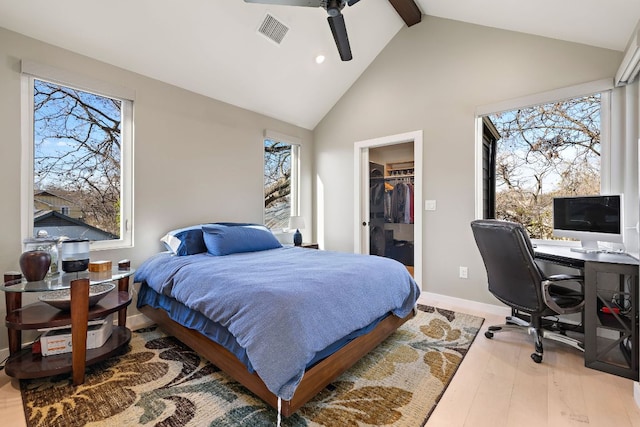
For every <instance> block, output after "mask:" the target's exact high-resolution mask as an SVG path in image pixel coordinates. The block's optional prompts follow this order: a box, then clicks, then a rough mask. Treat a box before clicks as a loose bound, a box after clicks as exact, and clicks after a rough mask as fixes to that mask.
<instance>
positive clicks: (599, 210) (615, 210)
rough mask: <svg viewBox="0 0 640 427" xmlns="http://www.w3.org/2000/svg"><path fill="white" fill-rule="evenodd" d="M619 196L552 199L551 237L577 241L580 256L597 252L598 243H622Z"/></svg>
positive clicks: (621, 211) (621, 215) (621, 217)
mask: <svg viewBox="0 0 640 427" xmlns="http://www.w3.org/2000/svg"><path fill="white" fill-rule="evenodd" d="M623 211H624V209H623V203H622V195H621V194H615V195H601V196H579V197H557V198H554V199H553V235H554V236H557V237H569V238H574V239H578V240H580V242H581V243H582V248H572V250H576V251H579V252H597V251H598V250H599V248H598V242H599V241H600V242H613V243H622V241H623V240H622V233H623V230H624V223H623Z"/></svg>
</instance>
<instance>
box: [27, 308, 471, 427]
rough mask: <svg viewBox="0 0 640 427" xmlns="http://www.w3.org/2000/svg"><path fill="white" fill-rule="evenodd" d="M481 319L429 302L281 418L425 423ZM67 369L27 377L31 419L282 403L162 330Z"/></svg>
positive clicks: (116, 418) (258, 413) (125, 417)
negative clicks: (80, 374)
mask: <svg viewBox="0 0 640 427" xmlns="http://www.w3.org/2000/svg"><path fill="white" fill-rule="evenodd" d="M482 323H483V319H482V318H479V317H475V316H471V315H466V314H460V313H454V312H452V311H448V310H441V309H437V308H433V307H429V306H418V314H417V316H416V317H415V318H413V319H411V320H409V321H408V322H407V323H405V324H404V325H403V326H401V327H400V329H398V331H396V332H395V333H394V334H393V335H391V336H390V337H389V338H388V339H387V340H386V341H384V342H383V343H382V344H380V346H378V347H377V348H376V349H374V350H373V351H371V352H370V353H369V354H368V355H367V356H365V357H364V358H363V359H362V360H360V361H359V362H358V363H357V364H356V365H354V366H353V367H352V368H351V369H350V370H348V371H347V372H345V373H344V374H343V375H342V376H340V377H339V378H338V379H337V380H336V381H334V382H333V383H332V384H330V385H329V386H328V387H327V388H325V389H324V390H323V391H322V392H321V393H320V394H318V395H317V396H316V397H315V398H314V399H313V400H311V401H310V402H308V403H307V404H306V405H305V406H303V407H302V408H301V409H300V410H298V412H297V413H295V414H294V415H292V416H291V417H288V418H284V419H283V420H282V425H283V426H327V427H328V426H341V427H342V426H382V425H394V426H407V427H416V426H422V425H424V424H425V423H426V421H427V419H428V418H429V415H430V414H431V412H432V411H433V409H434V408H435V406H436V404H437V403H438V401H439V399H440V397H441V396H442V394H443V393H444V390H445V389H446V387H447V385H448V384H449V382H450V381H451V379H452V378H453V375H454V374H455V372H456V370H457V368H458V366H459V365H460V363H461V362H462V359H463V358H464V356H465V354H466V353H467V351H468V349H469V346H470V345H471V343H472V342H473V340H474V338H475V336H476V335H477V333H478V330H479V329H480V327H481V326H482ZM132 335H133V337H132V340H131V344H130V347H131V348H130V350H129V351H128V352H127V353H125V354H123V355H121V356H119V357H114V358H112V359H110V360H108V361H106V362H102V363H100V364H96V365H93V366H91V367H89V368H88V369H87V375H86V380H85V383H84V384H82V385H80V386H77V387H74V386H73V385H71V379H70V376H68V375H65V376H58V377H51V378H45V379H38V380H23V381H21V389H22V398H23V402H24V408H25V416H26V420H27V425H28V426H30V427H33V426H64V427H70V426H85V425H88V426H96V427H98V426H99V427H103V426H133V425H142V426H216V427H217V426H223V427H224V426H247V427H249V426H251V427H254V426H273V425H275V424H276V419H277V412H276V411H275V410H274V409H272V408H271V407H269V406H267V405H266V404H265V403H263V402H262V401H261V400H260V399H258V398H256V397H255V396H254V395H253V394H251V392H249V391H247V390H246V389H245V388H244V387H242V386H241V385H239V384H238V383H236V382H234V381H233V380H232V379H231V378H230V377H228V376H227V375H225V374H224V373H223V372H221V371H220V370H219V369H218V368H216V367H215V366H213V365H212V364H210V363H209V362H207V361H206V360H204V359H203V358H201V357H200V356H199V355H198V354H197V353H195V352H193V351H192V350H191V349H189V348H188V347H186V346H184V345H183V344H181V343H180V342H178V341H177V340H176V339H174V338H172V337H169V336H166V335H165V334H164V333H163V332H162V331H161V330H160V329H156V328H149V329H145V330H140V331H137V332H134V333H133V334H132Z"/></svg>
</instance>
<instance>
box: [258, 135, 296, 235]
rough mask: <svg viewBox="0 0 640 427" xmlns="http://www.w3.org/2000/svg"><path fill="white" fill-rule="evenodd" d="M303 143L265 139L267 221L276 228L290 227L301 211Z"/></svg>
mask: <svg viewBox="0 0 640 427" xmlns="http://www.w3.org/2000/svg"><path fill="white" fill-rule="evenodd" d="M299 154H300V145H298V144H290V143H288V142H284V141H281V140H277V139H275V138H269V137H267V138H266V139H265V140H264V223H265V225H266V226H267V227H269V228H270V229H271V230H274V231H276V230H277V231H281V230H286V229H288V228H289V217H291V216H297V215H299V214H300V203H299V196H298V194H299V190H300V188H299V187H300V186H299V182H300V179H299V176H300V155H299Z"/></svg>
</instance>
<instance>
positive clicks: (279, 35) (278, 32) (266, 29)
mask: <svg viewBox="0 0 640 427" xmlns="http://www.w3.org/2000/svg"><path fill="white" fill-rule="evenodd" d="M287 31H289V27H287V26H286V25H284V24H283V23H282V22H280V21H278V20H277V19H276V18H274V17H273V16H272V15H270V14H268V13H267V15H266V16H265V17H264V21H262V24H261V25H260V28H258V32H259V33H260V34H262V35H263V36H265V37H266V38H268V39H269V40H271V41H272V42H275V43H276V44H278V45H279V44H280V43H282V39H284V36H285V35H287Z"/></svg>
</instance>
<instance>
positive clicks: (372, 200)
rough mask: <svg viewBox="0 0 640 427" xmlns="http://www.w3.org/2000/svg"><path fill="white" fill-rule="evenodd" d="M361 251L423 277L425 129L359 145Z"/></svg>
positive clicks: (357, 228) (357, 200)
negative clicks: (394, 262) (423, 155)
mask: <svg viewBox="0 0 640 427" xmlns="http://www.w3.org/2000/svg"><path fill="white" fill-rule="evenodd" d="M354 166H355V182H356V188H355V195H356V197H355V212H356V215H355V218H356V223H355V225H354V229H355V235H354V248H355V251H356V252H357V253H364V254H371V255H378V256H384V257H388V258H393V259H396V260H397V261H399V262H401V263H402V264H404V265H405V266H407V270H408V271H409V272H410V273H411V274H412V275H413V277H414V278H415V280H416V282H417V283H418V285H421V281H422V209H421V207H422V205H423V203H424V202H423V199H422V131H416V132H410V133H406V134H400V135H392V136H387V137H382V138H376V139H371V140H366V141H360V142H356V143H355V145H354Z"/></svg>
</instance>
